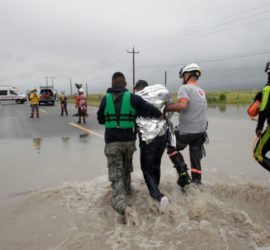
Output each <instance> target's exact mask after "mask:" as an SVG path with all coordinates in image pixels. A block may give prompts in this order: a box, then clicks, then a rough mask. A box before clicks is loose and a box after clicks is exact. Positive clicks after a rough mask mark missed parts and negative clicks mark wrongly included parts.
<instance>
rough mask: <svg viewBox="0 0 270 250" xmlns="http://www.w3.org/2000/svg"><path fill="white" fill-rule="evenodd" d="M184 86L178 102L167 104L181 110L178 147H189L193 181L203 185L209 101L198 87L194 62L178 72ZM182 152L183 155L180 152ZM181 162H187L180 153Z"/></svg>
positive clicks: (178, 110) (196, 67)
mask: <svg viewBox="0 0 270 250" xmlns="http://www.w3.org/2000/svg"><path fill="white" fill-rule="evenodd" d="M179 76H180V78H181V79H183V85H182V86H181V87H180V88H179V92H178V102H177V103H175V104H171V105H168V106H167V107H166V110H167V111H175V112H179V124H178V127H177V131H176V138H177V147H176V149H177V150H178V151H179V150H184V149H185V148H186V147H187V146H189V153H190V164H191V178H192V179H191V181H192V182H193V183H195V184H201V178H202V168H201V159H202V157H203V154H204V146H203V144H204V143H205V141H206V138H207V134H206V129H207V124H208V122H207V117H206V111H207V100H206V96H205V92H204V91H203V90H202V89H201V88H200V87H199V86H198V79H199V77H200V76H201V70H200V68H199V66H198V65H197V64H195V63H192V64H189V65H187V66H185V67H183V68H182V69H181V71H180V73H179ZM180 155H181V154H180ZM180 164H181V165H185V166H186V164H185V161H184V158H183V156H182V155H181V162H180Z"/></svg>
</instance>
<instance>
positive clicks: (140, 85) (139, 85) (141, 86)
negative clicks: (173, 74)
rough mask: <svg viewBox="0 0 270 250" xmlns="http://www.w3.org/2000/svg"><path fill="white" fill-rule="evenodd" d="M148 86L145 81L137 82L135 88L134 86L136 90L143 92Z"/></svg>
mask: <svg viewBox="0 0 270 250" xmlns="http://www.w3.org/2000/svg"><path fill="white" fill-rule="evenodd" d="M147 86H148V83H147V81H145V80H138V81H137V82H136V84H135V86H134V89H136V90H142V89H144V88H145V87H147Z"/></svg>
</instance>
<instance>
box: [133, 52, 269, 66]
mask: <svg viewBox="0 0 270 250" xmlns="http://www.w3.org/2000/svg"><path fill="white" fill-rule="evenodd" d="M268 54H270V51H269V50H268V51H260V52H256V51H253V52H249V53H246V54H242V55H237V56H232V55H231V56H223V57H218V58H210V59H206V60H201V61H200V60H191V61H194V62H196V63H200V64H203V63H212V62H219V61H227V60H234V59H238V58H245V57H252V56H260V55H268ZM180 65H182V66H183V65H184V64H180V63H178V64H157V65H144V66H138V67H137V68H138V69H142V68H154V67H175V66H180Z"/></svg>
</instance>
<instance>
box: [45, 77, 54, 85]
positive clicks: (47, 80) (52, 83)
mask: <svg viewBox="0 0 270 250" xmlns="http://www.w3.org/2000/svg"><path fill="white" fill-rule="evenodd" d="M45 78H46V86H47V87H48V85H49V84H48V78H51V80H52V87H53V79H55V78H56V77H55V76H46V77H45Z"/></svg>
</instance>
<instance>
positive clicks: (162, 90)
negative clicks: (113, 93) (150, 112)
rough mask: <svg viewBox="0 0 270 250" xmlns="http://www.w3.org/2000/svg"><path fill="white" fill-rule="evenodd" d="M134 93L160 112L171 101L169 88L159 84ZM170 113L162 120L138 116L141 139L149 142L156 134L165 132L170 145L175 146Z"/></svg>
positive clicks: (137, 121)
mask: <svg viewBox="0 0 270 250" xmlns="http://www.w3.org/2000/svg"><path fill="white" fill-rule="evenodd" d="M136 95H139V96H141V97H142V98H143V99H144V100H145V101H147V102H149V103H151V104H152V105H153V106H155V107H156V108H157V109H159V110H160V111H161V112H163V110H164V108H165V106H166V104H168V103H172V98H171V95H170V92H169V90H168V89H167V88H166V87H164V86H163V85H160V84H156V85H152V86H148V87H145V88H144V89H143V90H141V91H138V92H137V93H136ZM171 115H172V114H171V113H168V114H167V115H166V118H165V119H164V120H160V119H156V118H143V117H138V118H137V119H136V123H137V126H138V129H139V132H140V134H141V138H142V140H143V141H144V142H146V143H150V142H151V141H153V139H155V138H156V137H157V136H161V135H164V134H165V133H167V135H168V142H169V143H170V145H171V146H174V147H175V146H176V138H175V135H174V129H173V124H172V123H171V121H170V119H169V118H170V117H171Z"/></svg>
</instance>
